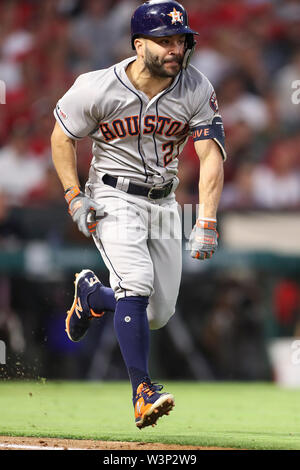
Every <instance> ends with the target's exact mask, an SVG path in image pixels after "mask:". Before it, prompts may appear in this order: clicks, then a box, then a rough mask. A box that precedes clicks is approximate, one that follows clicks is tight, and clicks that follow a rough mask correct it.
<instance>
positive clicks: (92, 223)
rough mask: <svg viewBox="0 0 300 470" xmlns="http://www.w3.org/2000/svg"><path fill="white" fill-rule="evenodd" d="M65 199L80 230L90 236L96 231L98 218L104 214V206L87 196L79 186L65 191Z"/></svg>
mask: <svg viewBox="0 0 300 470" xmlns="http://www.w3.org/2000/svg"><path fill="white" fill-rule="evenodd" d="M65 200H66V201H67V203H68V205H69V214H70V215H71V217H72V219H73V221H74V222H75V223H76V224H77V226H78V229H79V230H80V232H82V233H83V234H84V235H85V236H86V237H90V236H91V234H92V233H94V232H95V231H96V228H97V224H98V222H99V220H98V218H99V217H100V216H103V215H104V210H103V209H104V206H103V205H102V204H98V203H97V202H95V201H93V200H92V199H90V198H89V197H88V196H86V195H85V194H84V193H83V192H82V191H81V190H80V188H79V187H78V186H72V187H71V188H69V189H67V190H66V191H65Z"/></svg>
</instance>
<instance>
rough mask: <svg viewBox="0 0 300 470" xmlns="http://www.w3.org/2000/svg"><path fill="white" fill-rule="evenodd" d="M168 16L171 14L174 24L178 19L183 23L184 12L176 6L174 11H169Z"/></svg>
mask: <svg viewBox="0 0 300 470" xmlns="http://www.w3.org/2000/svg"><path fill="white" fill-rule="evenodd" d="M168 16H171V18H172V24H174V23H177V22H178V21H179V23H183V17H182V13H181V12H180V11H177V10H176V8H175V7H174V8H173V11H171V12H170V13H168Z"/></svg>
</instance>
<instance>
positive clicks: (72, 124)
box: [54, 74, 99, 140]
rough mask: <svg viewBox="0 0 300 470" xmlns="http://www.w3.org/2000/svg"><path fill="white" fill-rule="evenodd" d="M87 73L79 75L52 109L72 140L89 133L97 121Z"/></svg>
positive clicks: (91, 88)
mask: <svg viewBox="0 0 300 470" xmlns="http://www.w3.org/2000/svg"><path fill="white" fill-rule="evenodd" d="M88 75H89V74H83V75H80V76H79V77H78V78H77V79H76V80H75V82H74V84H73V85H72V86H71V88H70V89H69V90H68V91H67V92H66V93H65V95H64V96H63V97H62V98H61V99H60V100H59V101H58V103H57V105H56V107H55V109H54V117H55V119H56V121H57V122H58V124H59V125H60V126H61V128H62V130H63V131H64V132H65V134H67V135H68V136H69V137H71V139H74V140H79V139H82V138H83V137H85V136H87V135H89V134H90V133H91V132H92V131H93V130H95V128H96V127H97V123H98V122H99V119H98V114H99V112H98V110H97V106H96V103H95V93H94V87H93V86H92V83H91V82H90V80H89V79H88Z"/></svg>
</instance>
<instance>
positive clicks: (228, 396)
mask: <svg viewBox="0 0 300 470" xmlns="http://www.w3.org/2000/svg"><path fill="white" fill-rule="evenodd" d="M164 389H165V390H167V391H170V392H171V393H173V394H174V395H175V401H176V406H175V408H174V410H173V411H172V412H171V414H170V416H168V417H163V418H161V420H160V421H159V424H158V425H157V426H156V427H155V428H152V427H150V428H145V429H143V430H142V431H140V430H138V429H137V428H136V427H135V424H134V419H133V407H132V405H131V397H130V394H131V392H130V387H129V384H128V383H126V382H113V383H111V382H45V383H43V382H26V381H24V382H10V381H6V382H2V383H1V384H0V406H1V411H0V435H13V436H38V437H42V436H43V437H46V436H49V437H65V438H77V439H78V438H79V439H104V440H115V441H142V442H161V443H169V444H170V443H172V444H190V445H201V446H222V447H234V448H243V449H297V450H300V391H299V390H290V389H282V388H279V387H278V386H276V385H274V384H271V383H270V384H265V383H203V382H169V383H165V388H164Z"/></svg>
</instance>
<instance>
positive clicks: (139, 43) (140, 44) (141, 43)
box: [134, 37, 145, 56]
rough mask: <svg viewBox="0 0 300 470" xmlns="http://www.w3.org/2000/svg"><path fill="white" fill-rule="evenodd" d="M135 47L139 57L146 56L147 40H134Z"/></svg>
mask: <svg viewBox="0 0 300 470" xmlns="http://www.w3.org/2000/svg"><path fill="white" fill-rule="evenodd" d="M134 47H135V50H136V53H137V55H141V56H143V55H144V49H145V39H144V38H141V37H140V38H136V39H135V40H134Z"/></svg>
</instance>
